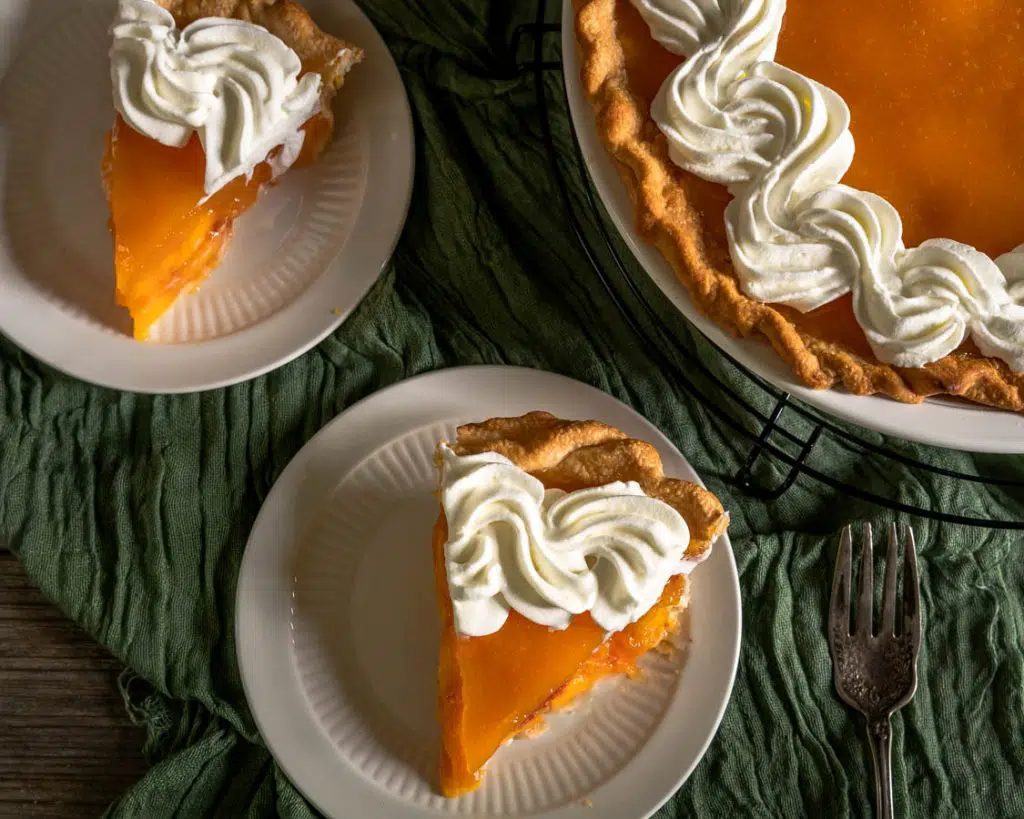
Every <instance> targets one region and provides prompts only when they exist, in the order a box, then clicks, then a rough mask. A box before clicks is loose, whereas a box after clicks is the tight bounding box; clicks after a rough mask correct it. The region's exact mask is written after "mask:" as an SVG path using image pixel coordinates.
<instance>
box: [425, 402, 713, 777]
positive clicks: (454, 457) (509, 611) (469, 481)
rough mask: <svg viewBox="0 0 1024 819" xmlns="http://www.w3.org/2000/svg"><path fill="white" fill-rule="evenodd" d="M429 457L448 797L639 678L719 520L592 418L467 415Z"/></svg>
mask: <svg viewBox="0 0 1024 819" xmlns="http://www.w3.org/2000/svg"><path fill="white" fill-rule="evenodd" d="M437 461H438V466H439V470H440V492H439V494H440V500H441V514H440V517H439V519H438V521H437V525H436V527H435V529H434V536H433V549H434V567H435V579H436V583H437V596H438V602H439V606H440V611H441V621H442V635H441V653H440V661H439V672H438V677H439V691H440V705H439V710H440V721H441V737H442V739H441V742H442V749H441V750H442V753H441V764H440V789H441V792H442V793H443V794H444V795H445V796H448V797H454V796H458V795H460V794H463V793H466V792H467V791H471V790H473V789H475V788H476V787H478V786H479V784H480V778H481V775H482V770H483V768H484V765H485V764H486V763H487V761H488V760H489V759H490V758H491V756H492V755H493V754H494V753H495V751H497V750H498V749H499V748H500V747H501V746H502V745H503V744H505V743H506V742H508V741H509V740H510V739H512V738H514V737H516V736H520V735H527V736H528V735H530V734H532V733H533V732H535V731H537V730H539V729H540V728H541V727H542V721H543V716H544V715H545V714H547V713H550V712H552V711H556V710H559V709H563V708H566V707H567V706H569V705H571V704H572V703H573V701H574V700H575V699H576V698H577V697H579V695H581V694H582V693H584V692H586V691H588V690H589V689H590V688H592V687H593V686H594V684H595V683H596V682H597V681H598V680H601V679H603V678H605V677H607V676H609V675H611V674H633V675H635V674H637V673H638V666H637V661H638V660H639V659H640V657H642V656H643V655H644V654H645V653H646V652H648V651H650V650H652V649H654V648H656V647H657V646H659V645H660V644H662V642H663V641H665V640H666V639H668V638H670V637H672V636H673V635H674V634H675V633H676V631H677V630H678V629H679V615H680V613H681V612H682V611H683V610H684V609H685V608H686V606H687V605H688V603H689V589H688V585H687V582H688V581H687V576H686V575H687V574H688V573H689V572H690V571H691V570H692V569H693V568H694V567H695V566H696V565H697V564H698V563H699V562H700V561H701V560H703V559H704V558H705V557H706V556H707V555H708V553H709V550H710V548H711V543H712V541H713V540H714V539H715V538H716V537H717V536H718V535H719V534H721V533H722V532H724V531H725V529H726V526H727V525H728V516H727V515H726V514H725V512H724V511H723V509H722V506H721V504H720V503H719V502H718V499H717V498H715V496H714V495H712V494H711V493H710V492H708V491H707V490H705V489H703V488H702V487H700V486H698V485H696V484H693V483H689V482H686V481H680V480H674V479H671V478H666V477H665V475H664V473H663V471H662V464H661V459H660V458H659V456H658V453H657V452H656V451H655V449H654V447H652V446H651V445H650V444H647V443H644V442H642V441H637V440H633V439H630V438H629V437H627V436H626V435H625V433H623V432H621V431H619V430H617V429H614V428H613V427H609V426H606V425H604V424H600V423H597V422H596V421H565V420H560V419H558V418H556V417H555V416H553V415H550V414H548V413H545V412H533V413H530V414H528V415H524V416H522V417H519V418H494V419H491V420H489V421H486V422H484V423H481V424H470V425H467V426H463V427H460V428H459V430H458V436H457V438H456V440H455V441H453V442H451V443H450V444H449V443H443V444H441V446H440V447H439V450H438V455H437Z"/></svg>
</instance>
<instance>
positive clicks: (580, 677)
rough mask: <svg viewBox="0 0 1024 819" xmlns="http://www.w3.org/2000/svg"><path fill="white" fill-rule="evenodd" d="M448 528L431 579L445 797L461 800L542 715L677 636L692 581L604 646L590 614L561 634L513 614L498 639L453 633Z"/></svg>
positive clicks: (437, 540)
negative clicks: (679, 612)
mask: <svg viewBox="0 0 1024 819" xmlns="http://www.w3.org/2000/svg"><path fill="white" fill-rule="evenodd" d="M447 540H448V525H447V521H446V520H445V517H444V514H443V513H442V514H441V517H440V518H439V520H438V522H437V525H436V526H435V527H434V536H433V551H434V577H435V581H436V584H437V598H438V605H439V608H440V612H441V628H442V632H441V652H440V659H439V663H438V683H439V689H440V690H439V694H440V696H439V716H440V721H441V764H440V786H441V793H443V794H444V795H445V796H447V797H455V796H459V795H461V794H464V793H466V792H468V791H471V790H474V789H475V788H477V787H478V786H479V784H480V777H481V773H482V769H483V767H484V765H485V764H486V762H487V760H489V759H490V758H491V757H492V756H493V755H494V753H495V751H497V750H498V748H500V747H501V746H502V745H503V744H504V743H505V742H506V741H508V740H509V739H511V738H513V737H515V736H516V735H517V734H520V733H523V732H524V731H529V730H530V729H532V728H536V727H538V725H539V723H540V720H541V717H542V715H543V714H545V713H548V712H550V711H553V710H558V709H559V708H564V707H565V706H567V705H569V704H570V703H571V702H572V701H573V700H574V699H575V698H576V697H577V696H579V695H580V694H582V693H584V692H585V691H588V690H589V689H590V688H592V687H593V686H594V684H595V683H596V682H597V681H598V680H600V679H602V678H603V677H607V676H608V675H610V674H617V673H626V674H633V673H636V661H637V660H638V659H639V658H640V657H641V656H642V655H643V654H646V653H647V652H648V651H650V650H651V649H652V648H654V647H655V646H656V645H658V644H659V643H660V642H661V641H662V640H664V639H665V637H666V636H668V634H669V633H670V632H671V630H672V629H673V628H675V626H676V623H675V618H674V616H673V612H674V611H675V610H676V609H677V607H678V606H679V603H680V601H681V599H682V596H683V593H684V591H685V588H686V580H685V579H684V578H682V577H676V578H673V579H672V580H670V581H669V583H668V584H667V585H666V587H665V591H664V592H663V593H662V597H661V600H660V601H659V602H658V603H657V604H656V605H655V606H654V607H653V608H652V609H651V610H650V611H649V612H648V613H647V614H646V615H644V616H643V617H642V618H641V619H640V620H638V621H637V622H636V623H634V624H632V625H631V626H628V627H626V628H625V629H623V630H622V631H619V632H616V633H615V634H614V635H612V637H611V638H610V639H608V640H607V641H605V639H604V631H603V629H601V627H600V626H598V625H597V624H596V623H595V622H594V621H593V619H592V618H591V617H590V615H589V614H583V615H579V616H577V617H575V618H573V620H572V622H571V623H570V624H569V627H568V628H566V629H564V630H563V631H557V630H554V629H549V628H547V627H546V626H541V625H538V624H537V623H534V622H533V621H531V620H527V619H526V618H525V617H523V616H521V615H520V614H518V613H517V612H514V611H513V612H511V613H510V614H509V617H508V620H507V621H506V622H505V624H504V625H503V626H502V627H501V629H500V630H499V631H497V632H495V633H494V634H488V635H486V636H483V637H462V636H459V635H458V634H457V633H456V631H455V623H454V615H453V612H452V602H451V598H450V596H449V594H448V582H447V576H446V574H445V567H444V544H445V542H446V541H447Z"/></svg>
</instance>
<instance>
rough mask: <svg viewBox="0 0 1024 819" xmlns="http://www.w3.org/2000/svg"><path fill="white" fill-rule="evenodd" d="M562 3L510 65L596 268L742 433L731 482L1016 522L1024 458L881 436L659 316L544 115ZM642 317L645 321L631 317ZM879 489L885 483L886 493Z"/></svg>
mask: <svg viewBox="0 0 1024 819" xmlns="http://www.w3.org/2000/svg"><path fill="white" fill-rule="evenodd" d="M564 2H571V0H564ZM559 5H560V4H558V3H550V4H549V2H548V0H538V1H537V7H536V17H535V20H534V22H533V23H532V24H528V25H524V26H520V27H519V28H517V29H516V30H515V32H514V36H513V40H512V43H511V48H510V53H511V56H512V59H513V61H514V62H515V66H516V71H517V72H518V73H528V74H532V76H533V78H534V85H535V89H536V100H537V108H538V114H539V118H540V122H541V128H542V133H543V138H544V142H545V145H546V149H547V153H548V157H549V161H550V166H551V170H552V174H553V177H554V181H555V182H556V184H557V187H558V190H559V194H560V196H561V199H562V204H563V205H564V209H565V211H566V213H567V215H568V219H569V221H570V224H571V227H572V230H573V232H574V234H575V238H576V240H577V241H578V242H579V245H580V247H581V248H582V250H583V252H584V253H585V255H586V257H587V259H588V260H589V262H590V264H591V265H592V267H593V269H594V272H595V275H596V276H597V278H598V280H599V281H600V282H601V283H602V285H603V286H604V288H605V290H606V291H607V292H608V294H609V296H610V297H611V298H612V300H613V301H614V303H615V305H616V307H617V308H618V310H619V312H620V313H621V314H622V315H623V317H624V318H625V320H626V322H627V323H628V325H629V327H630V329H631V330H632V331H633V333H635V334H636V336H637V340H638V342H640V343H642V344H643V345H644V347H645V349H647V350H648V351H649V352H650V353H651V354H652V355H655V356H657V357H658V358H659V359H660V362H659V363H660V364H661V365H662V366H663V367H664V368H665V371H666V372H669V373H671V374H672V376H673V378H674V381H675V383H676V385H677V386H678V387H679V388H680V389H681V390H682V391H683V392H685V393H686V394H688V395H689V396H691V397H692V398H693V399H695V400H696V401H698V402H700V403H701V405H703V406H704V407H705V408H706V409H707V410H708V414H709V417H711V418H712V419H713V420H714V422H716V423H718V424H719V425H721V426H723V427H725V428H727V429H728V430H730V431H731V432H732V433H735V435H736V436H738V437H737V438H736V440H745V441H747V442H749V450H747V452H746V455H745V457H743V458H742V462H741V465H740V467H739V469H738V470H737V471H736V472H735V473H734V474H733V475H732V480H733V483H734V484H735V485H736V486H737V487H739V488H740V489H741V490H742V491H743V492H744V493H746V494H747V495H749V496H751V497H755V498H758V499H760V500H765V501H771V500H777V499H779V498H781V497H782V496H783V495H784V494H785V493H786V492H787V491H788V490H789V489H790V488H791V487H792V486H793V484H794V483H795V482H796V481H797V479H798V478H801V477H805V478H808V479H811V480H814V481H818V482H820V483H822V484H824V485H826V486H828V487H831V488H833V489H835V490H838V491H840V492H842V493H844V494H845V495H847V496H848V497H850V498H856V499H859V500H861V501H866V502H869V503H874V504H877V505H879V506H883V507H886V508H889V509H893V510H895V511H897V512H901V513H905V514H909V515H917V516H921V517H925V518H930V519H933V520H938V521H942V522H947V523H959V524H964V525H968V526H982V527H988V528H999V529H1024V456H980V455H968V454H966V453H962V454H960V455H957V456H956V457H954V458H953V459H952V460H953V461H954V462H955V463H956V464H957V465H958V466H959V467H961V468H949V467H947V466H941V465H939V463H938V462H939V461H940V460H941V461H946V462H947V463H948V462H949V461H950V460H951V459H950V456H949V454H948V452H946V451H944V450H937V449H934V448H932V447H926V446H923V445H919V444H911V443H908V442H905V441H900V440H897V439H893V438H887V437H884V436H881V435H877V434H875V433H872V432H868V431H866V430H863V429H860V428H858V427H855V426H853V425H849V424H846V423H843V422H838V421H836V420H834V419H831V418H829V417H827V416H825V415H824V414H822V413H820V412H818V411H816V410H814V409H812V408H811V407H809V406H807V405H805V404H803V403H801V402H800V401H798V400H796V399H794V398H793V397H792V396H790V395H789V393H787V392H785V391H783V390H780V389H779V388H777V387H775V386H773V385H772V384H770V383H768V382H767V381H765V380H764V379H763V378H761V377H760V376H758V375H756V374H754V373H752V372H750V371H749V370H748V369H746V368H745V367H743V366H742V365H741V364H740V363H739V362H737V361H736V360H735V359H733V358H732V357H731V356H729V355H728V354H726V353H725V352H723V351H721V350H718V353H719V357H720V359H719V360H718V361H712V362H709V363H708V364H706V363H705V362H704V361H702V360H701V359H700V358H699V357H698V356H697V355H696V354H695V353H694V352H693V351H692V350H691V349H689V347H691V346H692V344H693V342H692V341H690V342H687V341H685V340H682V339H681V338H680V337H679V336H678V335H676V334H675V333H674V331H673V329H672V325H674V324H680V323H681V322H672V321H665V318H664V311H665V309H666V308H665V306H664V305H663V304H661V305H659V304H657V302H658V301H659V299H661V300H663V298H662V297H661V294H660V291H657V290H656V288H653V285H652V284H651V283H649V282H647V281H641V280H642V279H644V280H645V279H646V274H644V273H642V272H638V264H637V263H636V262H635V260H634V259H632V256H631V254H630V252H629V250H628V249H626V247H625V245H624V244H623V242H622V241H621V240H620V237H619V236H618V233H617V230H616V229H615V227H614V226H611V225H610V224H609V221H608V218H607V217H606V216H605V214H604V211H603V208H602V206H601V205H600V203H599V201H598V197H597V194H596V193H595V190H594V187H593V185H592V183H591V181H590V176H589V173H588V171H587V168H586V163H585V160H584V158H583V154H582V152H581V149H580V146H579V143H578V142H577V141H576V136H575V133H574V132H573V133H571V134H569V135H568V137H566V135H564V134H557V135H556V133H555V129H554V127H553V125H552V116H551V114H552V112H553V111H558V110H562V111H564V110H566V109H567V108H568V98H567V95H566V89H565V84H564V75H563V73H562V62H561V32H562V28H561V24H560V23H559V22H557V21H553V20H552V19H551V18H552V16H553V14H552V12H560V11H561V9H560V8H559ZM520 55H523V57H522V58H520ZM556 80H557V81H556ZM570 130H571V128H570ZM560 140H561V145H560V144H559V141H560ZM571 180H573V181H575V183H576V184H573V181H571ZM580 189H582V190H583V200H582V203H581V202H580V201H579V199H578V196H577V197H575V198H574V195H573V190H577V191H578V190H580ZM581 204H582V205H583V207H582V208H581V207H580V205H581ZM652 288H653V290H652ZM659 309H660V310H661V311H662V313H661V314H660V315H659V312H658V311H659ZM669 309H671V308H669ZM638 316H640V317H643V318H644V320H643V321H639V320H638ZM706 343H707V344H710V342H706ZM716 349H717V348H716ZM709 364H710V366H709ZM837 448H838V450H841V451H843V452H844V456H843V458H842V459H841V462H842V463H844V464H847V465H848V464H849V463H851V461H852V462H853V463H855V464H856V467H855V468H854V469H853V471H852V472H851V471H850V469H849V467H848V466H847V467H846V468H845V470H846V471H845V472H841V471H840V469H839V468H838V467H837V464H838V463H840V459H837V458H836V457H835V456H836V453H837ZM850 453H852V454H853V455H854V457H853V458H852V459H851V458H850V457H849V454H850ZM907 480H909V481H912V482H914V483H916V484H922V485H925V486H927V487H928V489H927V491H926V492H924V493H918V494H920V496H921V505H916V504H915V503H914V502H913V500H906V499H905V498H906V497H907V495H908V493H907V492H901V491H899V485H900V482H901V481H907ZM869 484H870V485H869ZM968 486H970V487H972V488H977V487H983V488H984V489H985V490H986V494H987V496H988V497H989V498H990V500H991V503H986V504H985V508H983V509H978V508H962V507H959V506H958V505H957V495H958V490H960V489H963V488H966V487H968ZM885 487H888V488H889V489H891V491H890V492H885V491H883V489H884V488H885ZM909 494H910V495H911V496H913V494H914V493H912V492H911V493H909ZM936 497H938V498H940V501H939V502H938V503H936V501H935V498H936ZM972 497H975V498H976V497H977V493H972ZM901 498H904V499H901ZM925 503H927V504H928V505H927V506H926V505H924V504H925ZM937 507H939V508H937ZM1015 510H1020V514H1015Z"/></svg>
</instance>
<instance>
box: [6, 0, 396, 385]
mask: <svg viewBox="0 0 1024 819" xmlns="http://www.w3.org/2000/svg"><path fill="white" fill-rule="evenodd" d="M2 5H3V9H2V10H0V69H2V70H3V80H2V83H0V190H2V197H3V201H2V208H3V211H2V219H0V332H3V333H4V334H5V335H7V336H8V337H10V338H11V339H12V340H13V341H14V342H15V343H17V344H19V345H20V346H21V347H22V348H24V349H25V350H27V351H28V352H30V353H32V354H33V355H35V356H37V357H38V358H40V359H42V360H43V361H45V362H47V363H48V364H50V365H52V366H54V367H56V368H57V369H60V370H63V371H64V372H66V373H69V374H70V375H73V376H76V377H78V378H81V379H84V380H86V381H91V382H94V383H97V384H101V385H104V386H109V387H114V388H117V389H123V390H131V391H136V392H189V391H194V390H203V389H209V388H213V387H219V386H225V385H227V384H232V383H236V382H238V381H243V380H245V379H247V378H252V377H254V376H257V375H260V374H262V373H264V372H267V371H269V370H271V369H273V368H275V367H278V366H280V365H281V364H284V363H286V362H287V361H290V360H291V359H293V358H295V357H296V356H298V355H300V354H301V353H303V352H305V351H306V350H308V349H309V348H310V347H312V346H313V345H315V344H316V343H317V342H319V341H320V340H322V339H323V338H324V337H325V336H326V335H327V334H328V333H330V332H331V331H332V330H333V329H334V328H336V327H337V326H338V325H339V324H340V323H341V322H342V321H343V320H344V319H345V317H346V316H348V314H349V313H351V312H352V310H353V309H355V307H356V305H357V304H358V303H359V301H360V300H361V299H362V297H363V296H364V295H365V293H366V292H367V290H369V288H370V286H371V285H372V284H373V283H374V282H375V281H376V280H377V278H378V276H379V275H380V272H381V269H382V267H383V266H384V264H385V263H386V261H387V259H388V258H389V256H390V255H391V252H392V250H393V249H394V246H395V243H396V242H397V240H398V235H399V233H400V232H401V229H402V224H403V222H404V221H405V214H406V211H407V209H408V204H409V196H410V193H411V190H412V179H413V133H412V120H411V116H410V112H409V103H408V99H407V98H406V95H405V89H404V87H403V85H402V81H401V79H400V77H399V75H398V69H397V68H396V66H395V63H394V61H393V60H392V58H391V55H390V54H389V53H388V50H387V48H386V46H385V45H384V42H383V41H382V40H381V38H380V36H379V35H378V34H377V32H376V31H375V30H374V28H373V26H372V25H371V23H370V21H369V20H368V19H367V18H366V17H365V16H364V15H363V13H362V12H361V11H360V10H359V9H358V7H357V6H356V5H355V3H354V2H352V0H309V2H308V3H306V5H307V7H308V8H309V10H310V11H311V12H312V14H313V15H314V17H316V19H317V21H318V23H319V24H320V25H322V26H323V27H324V28H325V29H327V30H330V31H332V32H337V33H338V34H339V35H340V36H342V37H344V38H345V39H348V40H351V41H352V42H354V43H357V44H359V45H360V46H362V48H363V49H364V51H365V52H366V58H365V60H364V62H363V63H362V64H360V65H358V66H356V68H355V69H354V70H353V72H352V73H351V74H350V75H349V77H348V79H347V80H346V83H345V87H344V88H343V89H342V91H341V93H340V94H339V95H338V100H337V111H336V113H337V115H338V117H337V120H338V127H337V129H336V133H335V138H334V142H333V144H332V145H331V146H330V148H329V149H328V151H327V152H326V154H325V155H324V157H323V158H322V159H321V160H320V161H319V162H318V163H316V164H315V165H314V166H313V167H312V168H309V169H304V170H297V171H293V172H291V173H289V174H287V175H286V176H284V177H283V178H282V184H281V185H279V186H277V187H276V188H274V189H272V190H270V191H268V192H267V193H266V194H265V195H264V196H263V198H262V199H261V201H260V203H259V204H258V205H257V206H256V207H255V208H254V209H253V210H252V211H250V212H249V213H246V214H244V215H243V216H242V218H241V219H239V221H238V223H237V225H236V229H235V237H234V240H233V241H232V243H231V245H230V247H229V250H228V254H227V256H226V257H225V259H224V261H223V263H222V264H221V265H220V267H218V269H217V270H216V271H215V272H214V273H213V274H212V275H211V277H210V278H209V280H208V281H207V282H206V283H205V284H204V285H203V287H202V288H201V289H200V290H199V291H198V292H196V293H193V294H191V295H188V296H184V297H182V298H181V299H179V300H178V302H177V303H176V304H175V306H174V307H173V308H172V309H171V310H170V311H169V312H168V313H167V314H166V315H165V316H164V317H163V318H162V319H161V320H160V322H159V323H158V325H157V326H156V327H155V328H154V330H153V333H152V339H151V340H150V341H148V342H146V343H139V342H136V341H133V340H132V338H131V336H130V324H129V321H128V315H127V311H125V310H123V309H122V308H119V307H117V306H116V305H115V304H114V283H113V251H112V246H111V240H110V234H109V231H108V230H107V205H106V200H105V197H104V193H103V189H102V184H101V180H100V159H101V156H102V153H103V140H104V135H105V134H106V132H107V130H108V129H109V128H110V126H111V123H112V122H113V118H114V111H113V107H112V104H111V100H110V79H109V69H108V62H107V52H108V49H109V36H108V34H107V29H108V27H109V25H110V22H111V21H112V19H113V15H114V10H115V8H116V4H115V3H114V2H113V0H83V1H82V2H78V3H69V2H67V0H3V3H2Z"/></svg>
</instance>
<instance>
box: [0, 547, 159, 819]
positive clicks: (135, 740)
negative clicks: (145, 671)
mask: <svg viewBox="0 0 1024 819" xmlns="http://www.w3.org/2000/svg"><path fill="white" fill-rule="evenodd" d="M121 670H122V665H121V664H120V663H119V662H118V661H117V660H116V659H114V657H112V656H111V655H110V654H108V653H107V652H106V650H104V649H103V648H101V647H100V646H98V645H97V644H96V643H94V642H93V641H92V640H91V639H90V638H89V636H88V635H87V634H86V633H85V632H84V631H82V629H80V628H79V627H78V626H77V625H75V624H74V623H73V622H71V621H70V620H68V619H67V618H66V617H65V616H64V615H63V614H62V613H61V612H60V611H59V610H58V609H57V608H56V607H55V606H54V605H53V604H51V603H50V602H48V601H47V600H46V599H45V598H44V597H43V595H42V594H41V593H40V592H39V591H38V590H37V589H36V588H35V587H34V586H33V585H32V582H31V581H30V580H29V579H28V577H27V576H26V575H25V572H24V571H23V570H22V568H21V566H20V565H19V564H18V562H17V561H16V560H15V559H14V557H13V556H12V555H11V554H10V553H9V552H8V551H7V550H6V549H4V548H3V546H2V544H0V818H2V819H7V817H10V818H11V819H15V817H17V819H37V817H38V819H72V817H73V819H89V817H97V816H99V815H100V814H101V813H102V812H103V810H104V809H105V808H106V807H107V805H108V804H109V803H110V802H111V801H113V800H114V799H116V798H117V797H118V796H119V795H120V794H121V793H122V792H123V791H124V790H125V789H127V788H128V787H129V786H130V785H131V784H132V783H133V782H135V781H136V780H137V779H139V777H141V776H142V775H143V773H144V772H145V769H146V763H145V761H144V760H143V758H142V753H141V748H142V742H143V738H144V736H143V731H142V730H141V729H140V728H136V727H135V726H134V725H132V723H131V721H130V720H129V719H128V716H127V714H126V713H125V710H124V706H123V704H122V702H121V695H120V693H119V692H118V689H117V676H118V674H119V673H120V672H121Z"/></svg>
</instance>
